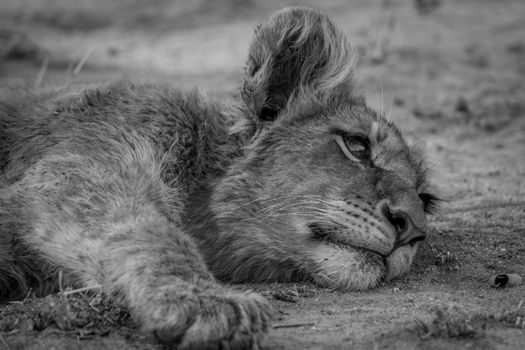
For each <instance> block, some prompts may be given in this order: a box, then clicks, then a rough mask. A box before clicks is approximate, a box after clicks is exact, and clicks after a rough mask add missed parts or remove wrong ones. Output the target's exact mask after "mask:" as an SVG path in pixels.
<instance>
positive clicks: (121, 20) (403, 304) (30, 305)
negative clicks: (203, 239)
mask: <svg viewBox="0 0 525 350" xmlns="http://www.w3.org/2000/svg"><path fill="white" fill-rule="evenodd" d="M297 3H301V2H300V1H295V2H293V4H297ZM416 3H417V2H415V1H408V0H406V1H401V0H399V1H390V2H388V1H379V0H377V1H365V0H361V1H344V0H329V1H322V2H321V1H319V3H318V4H316V2H315V1H313V0H312V1H308V2H305V1H303V2H302V4H307V5H311V6H316V7H321V8H322V9H324V10H325V11H326V12H327V13H329V14H330V15H331V16H332V18H333V19H334V21H335V22H336V23H337V24H338V25H339V26H340V27H342V28H343V30H344V31H345V32H346V33H347V34H348V35H349V37H350V38H351V39H352V41H353V43H354V44H355V47H356V48H357V49H358V50H359V52H360V58H361V59H360V64H359V68H358V70H357V72H356V86H357V88H356V90H358V91H361V92H362V93H363V94H364V95H366V97H367V98H368V101H369V104H370V105H371V106H372V107H374V108H376V109H377V110H382V111H383V112H384V113H385V114H386V115H388V116H389V117H390V118H391V119H392V120H394V121H395V122H396V123H397V124H399V126H400V127H401V129H402V130H404V131H405V133H406V135H407V136H408V137H409V138H410V139H412V140H415V142H419V143H421V144H423V145H424V146H425V147H426V150H427V153H428V157H429V159H430V160H431V162H432V163H433V164H434V170H435V171H434V172H435V178H436V182H437V183H438V185H439V187H440V190H441V195H442V197H443V198H444V199H445V201H444V202H443V203H442V208H441V209H440V210H439V211H438V212H437V213H436V215H434V216H433V217H432V218H431V234H430V238H429V239H428V241H427V243H425V244H424V246H423V248H422V249H421V251H420V252H419V253H418V259H417V261H416V263H415V266H414V267H413V269H412V272H411V273H410V274H409V275H407V276H405V277H403V278H401V279H398V280H395V281H393V282H391V283H389V284H385V285H382V286H380V287H379V288H377V289H375V290H371V291H366V292H353V293H341V292H338V291H331V290H327V289H321V288H318V287H316V286H314V285H309V284H271V285H269V284H261V285H241V286H237V288H242V289H249V288H250V289H254V290H256V291H259V292H261V293H262V294H263V295H265V296H266V297H267V298H268V299H269V300H270V301H271V303H272V304H273V306H274V307H275V310H276V318H275V320H274V326H275V328H274V329H273V330H272V331H271V333H270V334H269V336H268V339H267V341H266V342H265V347H266V348H267V349H447V350H451V349H465V348H472V349H523V347H524V345H523V344H525V330H524V329H525V305H523V300H524V299H525V285H523V284H522V285H519V286H513V287H512V286H511V287H508V286H507V287H504V288H494V287H492V286H491V284H490V282H489V278H490V277H491V276H492V275H494V274H502V273H506V274H510V273H513V274H518V275H521V276H524V277H525V2H523V0H464V1H452V0H450V1H445V0H443V1H435V3H436V4H437V6H435V7H432V6H428V7H424V6H422V5H421V6H419V7H417V6H416ZM419 3H420V4H425V3H426V4H430V3H432V1H428V0H427V1H420V2H419ZM285 4H292V2H291V1H286V2H283V1H276V0H275V1H263V0H249V1H248V0H247V1H242V0H227V1H211V0H208V1H207V0H200V1H199V0H195V1H183V0H155V1H147V2H145V1H140V0H114V1H105V0H90V1H81V0H75V1H72V0H71V1H70V0H46V1H40V0H2V1H1V2H0V86H1V85H4V84H7V83H9V84H15V85H35V84H36V85H45V84H54V83H61V84H63V83H70V84H92V83H98V82H105V81H110V80H115V79H121V78H130V79H136V80H141V81H158V82H171V83H174V84H178V85H181V86H184V87H187V86H194V85H197V86H201V87H202V88H203V89H204V90H207V91H211V92H213V93H215V94H218V95H231V94H235V93H236V86H237V83H238V81H239V79H240V72H241V67H242V64H243V61H244V58H245V55H246V52H247V46H248V44H249V40H250V38H251V34H252V28H253V27H254V26H255V25H256V23H257V22H258V21H260V20H261V19H263V18H264V17H265V16H266V15H267V14H268V13H269V12H271V11H273V10H275V9H278V8H280V7H282V6H284V5H285ZM113 348H124V349H157V348H160V346H159V345H157V344H156V343H155V342H153V341H151V340H150V339H147V338H145V337H143V336H142V335H140V334H139V332H138V331H137V329H136V326H135V324H134V323H133V321H132V320H131V319H130V318H129V316H128V315H127V313H126V311H125V310H123V309H121V308H119V307H118V306H115V305H111V304H110V303H108V302H107V301H106V300H105V299H104V297H103V296H100V295H97V294H96V293H92V292H83V293H80V292H79V293H73V294H70V295H67V296H58V295H55V296H50V297H47V298H43V299H38V298H34V297H32V296H31V295H28V298H27V299H26V300H24V301H20V302H15V303H9V304H4V305H1V306H0V349H113Z"/></svg>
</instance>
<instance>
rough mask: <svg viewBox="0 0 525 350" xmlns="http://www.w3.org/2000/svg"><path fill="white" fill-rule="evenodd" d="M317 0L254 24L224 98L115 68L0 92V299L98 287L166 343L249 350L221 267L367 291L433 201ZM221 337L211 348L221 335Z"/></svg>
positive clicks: (412, 245) (403, 251) (403, 259)
mask: <svg viewBox="0 0 525 350" xmlns="http://www.w3.org/2000/svg"><path fill="white" fill-rule="evenodd" d="M354 62H355V57H354V53H353V51H352V50H351V48H350V45H349V43H348V41H347V39H346V37H345V36H344V35H343V34H342V33H341V31H340V30H339V29H338V28H337V27H336V26H335V25H334V24H333V23H332V22H331V21H330V20H329V19H328V18H327V16H325V15H324V14H321V13H320V12H318V11H316V10H312V9H308V8H300V7H296V8H287V9H284V10H282V11H280V12H277V13H275V14H274V15H273V16H272V17H271V18H270V19H269V20H268V21H267V22H265V23H263V24H262V25H261V26H259V27H258V28H257V29H256V31H255V36H254V39H253V41H252V43H251V46H250V49H249V53H248V59H247V62H246V67H245V72H244V76H243V81H242V84H241V87H240V98H239V101H236V102H235V103H231V102H227V101H222V100H217V99H213V98H210V97H207V96H205V95H203V94H201V93H198V92H196V91H189V92H182V91H180V90H177V89H175V88H173V87H171V86H167V85H162V86H157V85H148V84H133V83H129V82H121V83H116V84H111V85H108V86H103V87H100V88H94V89H89V90H85V91H71V88H51V87H49V88H45V89H41V90H38V91H32V90H20V89H3V90H2V91H1V92H0V141H1V142H0V171H1V173H0V297H1V298H2V299H9V298H14V297H18V296H21V295H25V293H27V291H28V290H29V288H33V290H34V291H37V292H38V293H39V294H45V293H49V292H52V291H53V290H54V288H55V287H56V281H55V279H52V278H49V276H56V271H57V270H62V271H64V272H65V273H66V275H67V276H69V277H68V281H69V283H71V284H83V285H92V284H100V285H102V286H103V289H104V291H105V292H106V293H107V294H108V295H110V296H112V297H113V298H114V299H115V300H118V301H120V302H123V303H125V305H127V307H128V308H129V310H130V312H131V314H132V315H133V316H134V317H135V318H136V319H137V320H138V322H139V323H140V325H141V327H142V329H143V330H144V331H145V332H148V333H150V334H152V335H154V336H156V337H157V338H158V339H159V340H160V341H162V342H167V343H172V344H176V345H177V346H178V347H179V348H181V349H183V348H215V347H217V348H218V347H221V346H224V347H226V348H231V349H245V348H257V347H258V346H259V344H260V341H261V339H262V337H263V336H264V334H265V333H266V332H267V331H268V329H269V328H270V320H271V309H270V306H269V304H268V302H267V301H266V300H265V299H264V298H262V297H261V296H259V295H258V294H255V293H251V292H245V293H243V292H239V291H235V290H233V289H229V288H226V287H223V286H222V285H220V284H219V283H218V282H217V281H216V278H217V279H221V280H227V281H231V282H246V281H255V282H260V281H299V280H310V281H314V282H315V283H317V284H319V285H321V286H329V287H331V288H338V289H341V290H356V289H366V288H371V287H374V286H376V285H377V284H378V283H380V282H381V281H383V280H389V279H391V278H394V277H396V276H399V275H401V274H403V273H405V272H407V271H408V270H409V268H410V265H411V263H412V260H413V258H414V255H415V252H416V249H417V247H418V245H419V242H420V241H421V240H423V239H424V238H425V235H426V232H427V223H426V217H425V213H426V212H427V211H429V210H430V209H431V208H432V207H433V205H434V204H435V201H436V199H437V198H436V197H435V196H434V195H432V194H431V193H430V190H429V189H430V188H431V187H430V185H429V184H428V181H427V179H426V168H425V165H424V162H423V159H422V155H421V153H420V152H419V151H417V150H414V149H412V148H410V147H409V146H408V145H407V143H406V142H405V141H404V139H403V137H402V135H401V133H400V131H399V130H398V129H397V128H396V127H395V126H394V125H393V124H392V123H391V122H389V121H387V120H385V119H384V118H383V117H382V116H381V115H378V114H377V113H375V112H374V111H372V110H371V109H369V108H368V107H367V106H366V103H365V100H364V99H363V98H362V97H360V96H358V95H356V94H355V92H354V90H353V85H352V72H353V68H354ZM221 344H222V345H221Z"/></svg>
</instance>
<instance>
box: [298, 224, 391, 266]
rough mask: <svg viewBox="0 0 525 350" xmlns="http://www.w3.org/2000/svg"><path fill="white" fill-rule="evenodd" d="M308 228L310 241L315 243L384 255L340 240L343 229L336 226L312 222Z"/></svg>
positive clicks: (348, 241)
mask: <svg viewBox="0 0 525 350" xmlns="http://www.w3.org/2000/svg"><path fill="white" fill-rule="evenodd" d="M308 228H309V229H310V232H311V233H312V239H313V240H315V241H319V242H321V243H327V242H330V243H334V244H337V245H338V246H341V247H346V248H351V249H354V250H355V249H358V250H364V251H368V252H371V253H375V254H379V255H381V256H383V257H385V256H386V255H384V254H382V253H381V252H377V251H375V250H371V249H369V248H366V247H361V246H359V245H355V244H352V242H350V240H349V239H344V238H341V236H343V235H342V232H341V231H344V228H343V227H339V226H337V225H335V224H334V225H330V224H328V223H320V222H313V223H311V224H309V225H308Z"/></svg>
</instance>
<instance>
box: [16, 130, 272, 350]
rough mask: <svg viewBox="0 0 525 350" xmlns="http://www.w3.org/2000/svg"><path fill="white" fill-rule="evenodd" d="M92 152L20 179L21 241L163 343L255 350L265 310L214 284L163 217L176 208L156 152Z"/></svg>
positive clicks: (248, 296)
mask: <svg viewBox="0 0 525 350" xmlns="http://www.w3.org/2000/svg"><path fill="white" fill-rule="evenodd" d="M130 138H131V136H130ZM128 141H130V142H131V141H133V140H128ZM96 144H97V145H98V146H97V147H98V148H97V149H98V153H96V154H78V153H76V152H74V153H64V154H57V153H55V154H53V156H52V157H50V158H48V159H43V160H41V161H40V162H39V163H38V164H37V165H36V166H35V167H34V168H33V169H31V170H29V171H28V172H27V173H26V176H25V178H24V179H22V180H21V181H20V182H19V184H18V186H17V188H19V189H20V191H22V192H23V196H24V197H25V200H26V202H27V203H28V206H30V207H31V214H30V215H28V216H30V217H31V220H32V228H31V230H30V231H29V232H20V233H19V235H20V236H21V238H22V239H23V240H25V241H26V242H27V244H28V245H29V246H31V247H33V248H35V249H38V251H39V253H41V254H42V255H43V256H44V257H46V258H47V259H48V260H50V261H51V262H52V263H53V264H54V265H56V266H57V267H58V268H64V269H66V270H67V271H68V272H72V273H73V274H74V275H76V276H78V277H79V278H80V280H81V281H83V283H84V284H85V285H89V284H93V283H99V284H101V285H102V286H103V288H104V290H105V291H106V292H107V293H108V294H110V295H112V296H114V297H115V298H116V299H118V300H120V301H122V302H124V303H125V304H126V305H127V306H128V308H129V310H130V312H131V313H132V315H133V316H134V317H135V318H136V319H137V320H138V321H139V322H140V324H141V326H142V328H143V329H144V330H145V331H146V332H149V333H151V334H153V335H155V336H156V337H157V338H158V339H159V340H161V341H163V342H167V343H175V344H178V346H179V348H216V347H217V348H218V347H220V346H226V348H232V349H237V348H238V349H247V348H254V347H257V346H258V344H259V342H260V339H261V338H262V336H263V334H264V333H265V332H266V331H267V330H268V328H269V322H270V307H269V305H268V304H267V302H266V301H265V300H264V298H262V297H261V296H259V295H257V294H255V293H243V292H237V291H233V290H229V289H227V288H224V287H222V286H220V285H219V284H217V283H216V282H215V280H214V278H213V276H212V275H211V273H210V272H209V270H208V268H207V267H206V264H205V263H204V261H203V259H202V258H201V255H200V254H199V252H198V250H197V248H196V245H195V244H194V243H193V241H192V240H191V238H190V237H189V236H188V235H187V234H185V233H184V232H183V230H182V229H181V227H179V225H178V224H177V222H178V219H177V218H176V217H168V214H166V213H167V212H169V211H170V209H172V210H176V209H177V207H178V205H173V203H172V204H169V202H170V201H169V200H168V199H167V198H171V200H175V201H176V198H172V197H173V196H172V193H170V194H168V192H169V189H167V188H166V185H165V184H164V182H163V181H162V180H161V177H160V173H161V166H160V165H159V163H158V162H155V161H154V159H155V154H154V150H153V149H149V148H148V147H146V148H145V145H147V142H146V141H144V140H137V142H136V143H134V145H133V147H129V148H128V147H124V146H123V145H121V146H119V147H120V149H119V150H118V153H115V152H117V151H116V150H115V147H113V148H111V149H110V148H109V147H108V148H107V149H108V152H111V153H115V154H111V153H110V154H107V155H106V154H104V145H103V141H100V140H99V141H98V142H97V143H96ZM141 147H142V149H141ZM137 150H139V151H137ZM82 152H83V151H82ZM101 174H102V175H103V176H102V175H101ZM175 197H176V196H175ZM221 344H222V345H221Z"/></svg>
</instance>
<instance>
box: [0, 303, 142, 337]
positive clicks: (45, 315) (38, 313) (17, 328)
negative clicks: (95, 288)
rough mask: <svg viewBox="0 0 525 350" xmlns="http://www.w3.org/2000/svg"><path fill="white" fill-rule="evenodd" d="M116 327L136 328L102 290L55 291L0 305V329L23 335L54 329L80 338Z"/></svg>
mask: <svg viewBox="0 0 525 350" xmlns="http://www.w3.org/2000/svg"><path fill="white" fill-rule="evenodd" d="M115 327H118V328H119V329H120V330H124V329H135V328H136V325H135V323H134V322H133V320H132V319H131V318H130V316H129V313H128V312H127V311H126V309H124V308H122V307H120V306H119V305H116V304H115V303H113V302H111V301H110V300H109V299H108V297H106V296H105V295H104V294H101V293H97V294H92V293H75V294H71V295H66V294H54V295H48V296H47V297H45V298H35V299H25V300H23V301H20V302H11V303H9V304H8V305H6V306H5V307H2V308H0V332H7V333H21V334H23V333H30V332H42V331H45V330H48V329H54V330H56V331H59V332H63V333H64V334H68V335H72V336H77V337H79V338H80V339H83V338H86V337H93V336H105V335H107V334H108V333H109V332H110V331H111V330H112V329H114V328H115ZM133 332H134V331H133Z"/></svg>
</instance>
